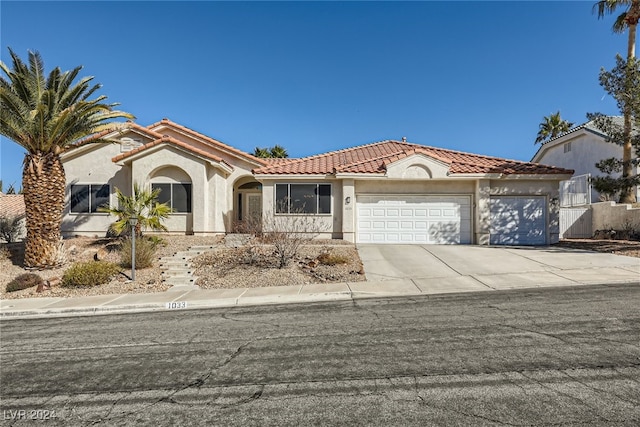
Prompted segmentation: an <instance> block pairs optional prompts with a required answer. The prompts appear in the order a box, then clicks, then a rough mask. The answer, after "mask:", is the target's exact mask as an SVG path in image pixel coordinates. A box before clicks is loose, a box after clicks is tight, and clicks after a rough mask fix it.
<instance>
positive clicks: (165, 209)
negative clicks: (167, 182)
mask: <svg viewBox="0 0 640 427" xmlns="http://www.w3.org/2000/svg"><path fill="white" fill-rule="evenodd" d="M159 194H160V189H155V190H152V191H149V190H144V189H142V188H141V187H140V186H139V185H138V184H137V183H134V184H133V196H125V195H124V194H122V192H121V191H120V190H119V189H118V188H116V198H117V199H118V205H117V207H113V206H101V207H99V208H98V211H99V212H105V213H108V214H110V215H113V216H116V217H117V218H118V219H117V220H116V221H115V222H114V223H113V224H111V226H110V227H109V228H110V229H111V230H112V231H113V232H114V233H115V234H116V235H120V234H122V233H123V232H125V231H127V228H128V227H129V223H130V221H131V218H133V217H136V218H138V222H137V223H136V226H135V233H136V236H138V237H140V236H142V230H144V229H147V228H151V229H152V230H156V231H167V227H165V226H164V224H162V221H163V220H165V219H167V218H168V217H169V214H170V213H171V208H170V207H169V205H167V204H166V203H158V195H159Z"/></svg>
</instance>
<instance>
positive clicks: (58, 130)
mask: <svg viewBox="0 0 640 427" xmlns="http://www.w3.org/2000/svg"><path fill="white" fill-rule="evenodd" d="M9 52H10V54H11V59H12V62H13V64H12V68H9V66H8V65H7V64H5V63H4V62H2V61H0V68H1V69H2V71H3V73H4V75H5V76H6V78H5V77H0V134H1V135H3V136H5V137H7V138H8V139H10V140H12V141H14V142H16V143H17V144H18V145H20V146H22V147H23V148H24V149H25V150H26V151H27V153H26V155H25V158H24V163H23V170H22V189H23V194H24V202H25V205H26V212H27V215H26V228H27V238H26V247H25V256H24V264H25V266H26V267H37V268H52V267H55V266H57V265H59V264H60V263H61V262H62V260H63V251H62V239H61V233H60V226H61V223H62V212H63V209H64V197H65V187H66V177H65V172H64V167H63V165H62V161H61V159H60V154H61V153H63V152H64V151H66V150H68V149H70V148H73V147H74V144H75V143H76V142H78V141H80V140H82V139H84V138H86V137H88V136H90V135H93V134H95V133H98V132H100V131H102V130H105V129H107V128H109V127H113V126H114V125H113V123H111V124H110V123H109V122H110V121H111V120H113V119H117V118H128V119H132V118H134V117H133V116H132V115H131V114H129V113H125V112H122V111H117V110H114V106H116V105H117V104H107V103H105V102H104V101H105V100H106V96H97V97H96V98H94V99H89V98H90V97H91V96H92V95H93V94H94V93H95V92H96V91H97V90H98V89H100V87H101V86H100V85H99V84H96V85H93V86H90V83H91V81H92V80H93V77H85V78H82V79H80V80H79V81H77V82H76V81H75V80H76V77H77V76H78V73H79V72H80V70H81V69H82V67H81V66H80V67H76V68H74V69H73V70H71V71H65V72H62V71H61V70H60V68H58V67H56V68H54V69H53V70H52V71H51V72H50V73H49V75H48V77H47V76H45V70H44V63H43V61H42V58H41V56H40V54H39V53H38V52H31V51H29V60H28V65H27V64H25V63H24V62H23V61H22V60H21V59H20V58H19V57H18V56H17V55H16V54H15V53H14V52H13V50H11V48H9ZM95 142H103V141H101V140H96V141H95Z"/></svg>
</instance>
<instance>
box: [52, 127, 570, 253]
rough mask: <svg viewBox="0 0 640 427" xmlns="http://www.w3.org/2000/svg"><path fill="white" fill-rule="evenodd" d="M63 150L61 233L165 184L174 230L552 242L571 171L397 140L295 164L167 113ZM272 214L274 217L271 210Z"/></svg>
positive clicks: (97, 228)
mask: <svg viewBox="0 0 640 427" xmlns="http://www.w3.org/2000/svg"><path fill="white" fill-rule="evenodd" d="M101 136H102V137H104V138H108V139H111V140H116V141H119V142H120V144H87V143H85V144H81V145H80V146H79V147H78V148H75V149H73V150H71V151H69V152H66V153H64V154H63V156H62V158H63V162H64V166H65V170H66V174H67V180H68V188H67V201H68V203H67V206H66V210H65V214H64V221H63V232H64V233H65V234H67V235H69V234H97V235H102V234H104V233H105V231H106V229H107V227H108V226H109V224H110V223H111V222H112V221H113V220H114V218H113V217H108V216H107V215H106V214H103V213H98V212H96V210H97V207H98V206H100V205H102V204H104V203H115V201H116V200H115V188H116V187H117V188H119V189H121V190H122V191H123V192H125V194H130V193H131V188H132V185H133V183H134V182H137V183H140V184H143V185H145V186H148V187H151V188H160V189H161V190H162V191H161V196H160V200H162V201H166V202H168V203H169V204H170V205H171V206H172V207H173V209H174V211H175V213H174V214H172V215H171V217H170V218H169V220H168V221H167V222H166V225H167V227H168V228H169V231H170V232H174V233H186V234H202V235H207V234H221V233H229V232H233V230H234V225H235V224H237V223H238V222H242V221H245V220H246V219H247V218H256V217H258V218H259V217H262V218H263V220H264V223H265V224H267V223H273V222H271V221H270V219H274V218H277V219H279V220H282V219H286V220H291V221H292V222H295V221H296V218H298V219H299V218H300V217H301V216H302V217H305V218H307V217H312V218H315V220H316V222H317V223H318V224H321V225H322V227H323V230H324V232H323V233H322V234H321V235H320V237H327V238H339V239H344V240H347V241H349V242H356V243H462V244H473V243H475V244H489V243H491V244H540V245H543V244H549V243H554V242H557V241H558V233H559V229H558V210H559V208H558V183H559V181H560V180H564V179H568V178H570V177H571V175H572V173H573V171H572V170H567V169H563V168H557V167H551V166H543V165H539V164H534V163H527V162H520V161H515V160H505V159H500V158H495V157H487V156H481V155H477V154H469V153H463V152H459V151H452V150H445V149H440V148H433V147H426V146H422V145H417V144H412V143H408V142H405V141H404V139H403V141H381V142H377V143H373V144H368V145H362V146H357V147H353V148H347V149H344V150H339V151H333V152H329V153H324V154H319V155H316V156H311V157H305V158H301V159H260V158H257V157H254V156H252V155H251V154H249V153H245V152H243V151H241V150H238V149H236V148H233V147H231V146H229V145H226V144H223V143H222V142H220V141H217V140H215V139H213V138H210V137H208V136H206V135H203V134H200V133H198V132H196V131H194V130H191V129H189V128H186V127H184V126H181V125H178V124H176V123H174V122H172V121H170V120H168V119H163V120H162V121H160V122H157V123H154V124H152V125H150V126H147V127H143V126H140V125H138V124H135V123H130V126H129V129H128V130H119V131H117V132H112V133H110V134H109V133H107V132H104V133H103V134H101ZM274 215H275V217H274Z"/></svg>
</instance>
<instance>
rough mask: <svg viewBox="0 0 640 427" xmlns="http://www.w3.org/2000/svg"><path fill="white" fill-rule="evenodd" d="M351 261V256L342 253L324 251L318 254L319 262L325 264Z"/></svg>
mask: <svg viewBox="0 0 640 427" xmlns="http://www.w3.org/2000/svg"><path fill="white" fill-rule="evenodd" d="M349 261H350V259H349V257H347V256H345V255H341V254H335V253H331V252H329V251H327V252H322V253H321V254H320V255H318V262H319V263H320V264H324V265H338V264H347V263H348V262H349Z"/></svg>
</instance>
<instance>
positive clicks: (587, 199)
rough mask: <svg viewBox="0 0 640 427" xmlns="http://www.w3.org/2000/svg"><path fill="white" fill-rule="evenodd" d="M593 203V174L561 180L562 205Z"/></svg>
mask: <svg viewBox="0 0 640 427" xmlns="http://www.w3.org/2000/svg"><path fill="white" fill-rule="evenodd" d="M590 203H591V175H590V174H586V175H578V176H574V177H573V178H571V179H567V180H566V181H560V207H571V206H585V205H588V204H590Z"/></svg>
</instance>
